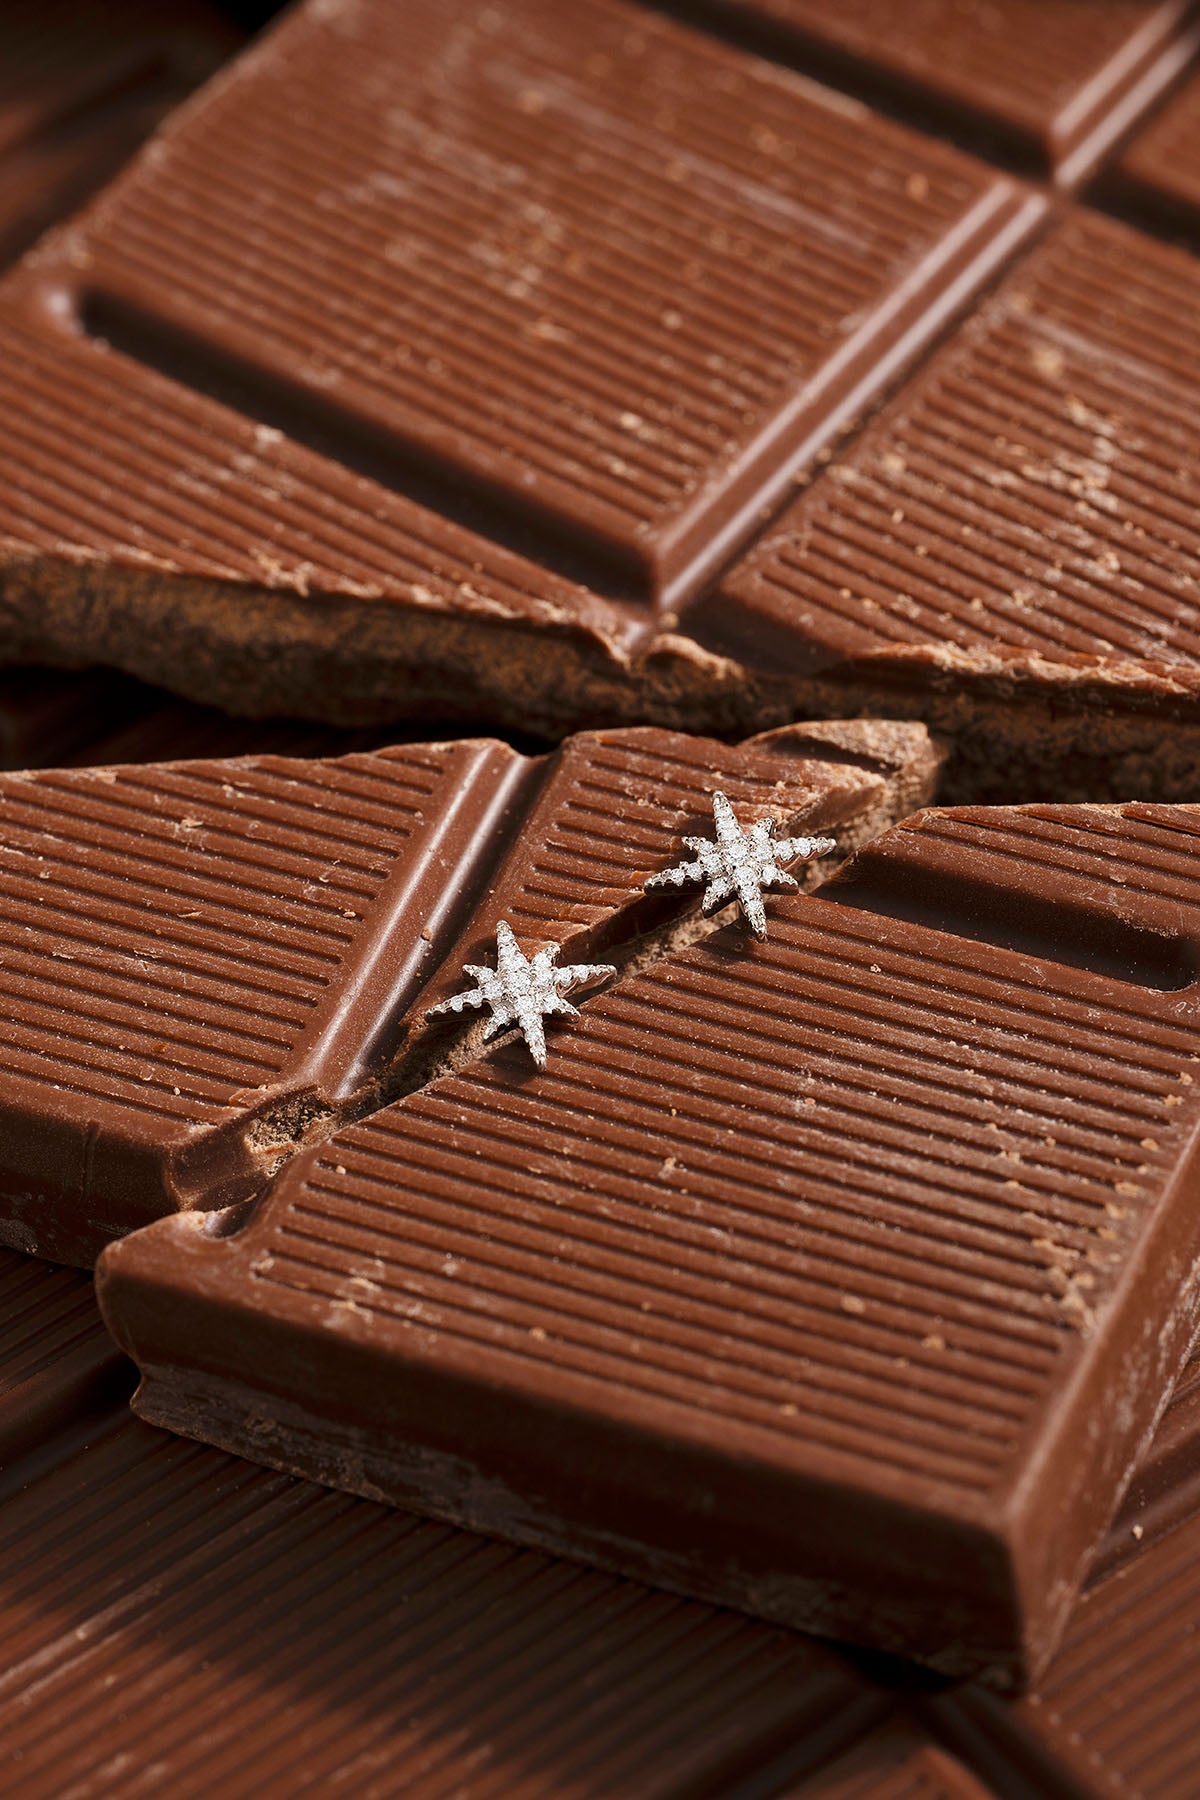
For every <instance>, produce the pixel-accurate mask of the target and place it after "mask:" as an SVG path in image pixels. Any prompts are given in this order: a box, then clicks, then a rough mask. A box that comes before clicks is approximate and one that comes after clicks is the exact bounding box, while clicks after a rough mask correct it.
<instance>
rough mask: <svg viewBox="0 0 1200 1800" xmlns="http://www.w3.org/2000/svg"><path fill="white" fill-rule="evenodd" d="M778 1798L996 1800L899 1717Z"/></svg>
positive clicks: (781, 1792) (916, 1727) (937, 1747)
mask: <svg viewBox="0 0 1200 1800" xmlns="http://www.w3.org/2000/svg"><path fill="white" fill-rule="evenodd" d="M778 1800H994V1796H993V1795H992V1793H991V1791H990V1790H989V1789H987V1788H985V1787H983V1786H982V1785H981V1784H980V1782H978V1781H977V1780H976V1779H975V1777H974V1775H972V1774H971V1772H970V1770H969V1769H967V1768H965V1767H964V1766H963V1764H962V1763H961V1762H959V1761H958V1759H957V1758H956V1757H953V1756H951V1755H950V1754H949V1753H948V1752H947V1751H946V1750H944V1749H943V1748H941V1746H940V1745H938V1744H935V1743H933V1742H931V1740H930V1737H929V1734H928V1732H926V1731H923V1730H922V1729H921V1728H920V1727H919V1726H918V1725H916V1724H914V1723H913V1722H912V1721H911V1720H909V1719H906V1718H904V1717H903V1716H900V1717H899V1718H896V1719H890V1720H887V1721H886V1722H885V1723H884V1724H882V1725H877V1726H876V1727H875V1729H874V1730H873V1731H871V1732H869V1733H868V1734H867V1735H866V1736H865V1737H864V1738H863V1740H862V1741H861V1742H860V1743H858V1744H856V1745H855V1746H854V1748H853V1749H851V1750H847V1751H845V1752H844V1753H843V1754H842V1755H841V1756H839V1757H838V1758H837V1759H836V1761H834V1762H832V1763H830V1764H828V1765H827V1766H826V1767H824V1768H822V1769H821V1770H820V1771H819V1773H817V1774H815V1775H812V1776H808V1777H804V1778H802V1779H801V1780H800V1781H799V1782H797V1783H796V1785H795V1786H793V1787H788V1788H787V1789H785V1790H781V1791H780V1793H779V1796H778Z"/></svg>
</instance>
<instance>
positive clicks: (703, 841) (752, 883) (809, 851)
mask: <svg viewBox="0 0 1200 1800" xmlns="http://www.w3.org/2000/svg"><path fill="white" fill-rule="evenodd" d="M712 806H713V822H714V824H715V825H716V828H717V841H716V843H713V842H712V840H711V839H709V838H698V837H689V838H684V840H683V841H684V845H685V846H686V848H687V849H689V850H693V851H695V853H696V860H695V861H694V862H680V863H676V864H675V867H674V868H673V869H664V870H663V871H662V873H661V874H660V875H651V877H650V879H649V881H647V882H646V884H645V885H646V888H647V889H650V888H656V887H683V886H684V885H685V884H687V883H690V882H695V881H706V882H707V883H708V886H707V888H706V889H705V893H704V900H703V907H704V911H705V912H706V913H707V912H713V911H715V910H716V908H717V907H718V906H724V904H725V902H726V901H727V900H732V899H733V898H734V896H735V895H736V897H737V902H738V905H739V907H740V908H741V912H742V917H743V918H744V919H745V921H746V923H747V924H748V925H749V927H750V929H751V931H752V932H753V933H754V935H755V937H760V938H762V937H766V935H767V915H766V912H765V910H764V908H763V901H762V895H763V889H764V888H768V887H782V888H798V887H799V886H800V883H799V882H798V881H797V880H796V878H795V876H794V875H788V874H786V873H785V872H784V870H783V868H782V867H781V864H783V863H789V862H795V860H796V858H797V857H803V858H804V859H805V861H806V862H807V861H809V860H811V858H812V857H814V856H828V854H829V852H830V851H831V850H833V849H835V848H836V844H835V841H834V839H833V838H827V837H815V838H807V837H799V838H774V837H772V835H771V834H772V832H773V831H774V829H775V825H776V820H774V819H762V820H760V821H759V823H758V824H756V825H751V827H750V829H749V831H743V829H742V827H741V826H740V825H739V824H738V822H737V818H736V816H735V814H734V810H733V808H732V806H730V804H729V801H728V800H727V799H726V797H725V795H724V794H714V795H713V800H712Z"/></svg>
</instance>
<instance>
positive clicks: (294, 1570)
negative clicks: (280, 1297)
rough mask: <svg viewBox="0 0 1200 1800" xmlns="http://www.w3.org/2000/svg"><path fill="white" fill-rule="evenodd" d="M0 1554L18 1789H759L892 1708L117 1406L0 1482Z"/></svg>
mask: <svg viewBox="0 0 1200 1800" xmlns="http://www.w3.org/2000/svg"><path fill="white" fill-rule="evenodd" d="M0 1544H2V1545H3V1547H4V1552H5V1571H6V1572H5V1574H4V1576H3V1577H2V1578H0V1629H2V1632H3V1647H2V1649H0V1733H2V1737H3V1749H2V1750H0V1768H4V1767H6V1768H7V1769H8V1770H9V1771H10V1772H11V1776H12V1779H13V1782H14V1784H15V1785H14V1789H13V1791H19V1792H20V1794H21V1795H22V1800H42V1796H45V1797H46V1800H51V1797H52V1800H58V1797H59V1796H61V1795H64V1794H67V1793H72V1792H75V1793H84V1792H91V1793H97V1794H99V1793H133V1792H135V1791H137V1789H138V1787H140V1786H142V1784H143V1783H145V1787H144V1790H143V1791H147V1792H148V1791H151V1790H153V1791H155V1792H159V1793H170V1794H171V1795H172V1796H175V1797H177V1800H208V1796H211V1795H213V1794H215V1793H220V1794H222V1795H223V1796H224V1795H228V1796H231V1800H232V1797H235V1796H236V1797H238V1800H241V1797H242V1796H245V1797H246V1800H249V1796H251V1795H253V1796H264V1795H269V1796H278V1797H279V1800H283V1797H284V1796H291V1795H295V1794H298V1793H300V1792H304V1791H308V1792H312V1793H323V1794H324V1793H328V1794H332V1793H336V1792H346V1793H356V1794H363V1795H367V1794H369V1795H371V1796H374V1797H376V1800H391V1797H395V1800H401V1797H402V1800H446V1797H447V1796H450V1795H466V1796H470V1797H471V1800H487V1797H488V1796H492V1797H494V1800H564V1796H578V1797H579V1800H676V1797H677V1796H683V1795H692V1794H696V1795H714V1796H715V1795H718V1794H732V1793H741V1792H743V1791H744V1792H748V1793H753V1792H760V1791H762V1792H769V1791H773V1790H772V1789H768V1788H762V1789H760V1788H758V1787H756V1786H755V1785H754V1783H755V1780H756V1778H758V1777H759V1776H760V1775H764V1776H766V1775H773V1777H774V1781H775V1784H776V1787H777V1785H778V1784H780V1783H782V1782H783V1781H786V1780H787V1778H788V1776H789V1774H791V1775H795V1776H798V1775H799V1774H800V1773H801V1772H802V1771H804V1770H806V1769H809V1768H811V1767H812V1766H813V1765H814V1764H816V1763H818V1762H820V1760H821V1759H822V1757H823V1756H827V1755H829V1754H831V1753H836V1752H837V1751H838V1750H839V1749H840V1748H841V1747H842V1746H843V1745H844V1744H846V1743H850V1742H853V1741H854V1740H855V1739H856V1737H857V1736H858V1735H859V1733H860V1732H862V1731H863V1730H864V1729H865V1728H868V1727H869V1726H870V1724H871V1723H872V1721H873V1720H874V1719H875V1718H878V1717H879V1716H880V1714H881V1713H883V1712H884V1711H885V1708H886V1705H887V1702H886V1700H885V1698H884V1697H883V1696H882V1695H880V1694H878V1693H877V1692H875V1691H873V1689H872V1688H871V1686H870V1684H869V1683H868V1682H867V1681H866V1680H865V1679H864V1678H863V1677H862V1676H860V1675H859V1674H858V1673H857V1672H856V1671H855V1670H854V1669H853V1668H852V1667H851V1666H850V1665H849V1664H848V1663H847V1662H846V1661H845V1660H844V1659H843V1658H841V1657H840V1656H838V1655H837V1654H836V1653H834V1652H832V1651H830V1650H827V1649H825V1648H824V1647H822V1646H820V1645H817V1644H815V1643H812V1642H811V1641H808V1640H805V1639H802V1638H799V1637H796V1636H794V1635H793V1634H791V1633H787V1632H784V1631H780V1630H778V1629H773V1628H770V1627H766V1626H762V1625H759V1624H757V1623H755V1622H753V1621H751V1620H748V1619H744V1618H739V1617H737V1616H736V1615H733V1614H729V1613H722V1612H719V1611H716V1610H714V1609H711V1608H708V1607H704V1606H701V1605H698V1604H696V1603H695V1602H687V1601H680V1600H678V1599H677V1598H675V1597H674V1596H672V1595H669V1594H660V1593H654V1592H653V1591H651V1590H650V1589H647V1588H639V1587H637V1586H636V1585H635V1584H633V1583H631V1582H626V1581H621V1580H618V1579H614V1578H613V1577H611V1576H605V1575H601V1574H598V1573H595V1572H593V1571H590V1570H583V1569H578V1568H573V1567H570V1566H567V1565H563V1564H556V1563H554V1562H553V1561H551V1560H550V1559H549V1558H546V1557H542V1556H538V1555H536V1554H533V1553H531V1552H529V1551H513V1550H510V1549H509V1548H508V1547H506V1546H504V1545H500V1544H495V1543H488V1542H486V1541H485V1540H483V1539H480V1538H473V1537H470V1536H469V1535H468V1534H466V1533H464V1532H456V1531H452V1530H448V1529H447V1528H446V1527H445V1526H440V1525H435V1524H430V1523H426V1522H423V1521H420V1520H417V1519H413V1518H407V1517H405V1516H403V1515H401V1514H397V1513H394V1512H391V1511H388V1510H386V1509H384V1508H382V1507H376V1506H372V1505H370V1504H369V1503H368V1502H366V1501H363V1500H351V1499H348V1498H347V1497H346V1496H344V1495H335V1494H329V1493H322V1492H321V1491H320V1490H318V1489H316V1488H312V1487H310V1486H308V1485H307V1484H305V1483H300V1482H294V1481H289V1480H287V1479H286V1478H285V1477H282V1476H278V1475H269V1474H267V1473H265V1472H264V1471H263V1470H261V1469H253V1468H250V1467H249V1466H248V1465H246V1464H245V1463H240V1462H237V1461H235V1460H234V1459H233V1458H230V1457H227V1456H223V1455H221V1454H220V1453H219V1452H217V1451H214V1450H209V1449H206V1448H201V1447H198V1446H197V1445H195V1444H188V1443H185V1442H182V1441H180V1440H179V1439H171V1438H168V1437H165V1436H163V1435H162V1434H160V1433H157V1432H152V1431H150V1430H148V1429H147V1428H146V1427H145V1426H143V1425H140V1424H138V1423H137V1422H136V1421H132V1420H126V1421H125V1422H123V1423H121V1424H119V1425H117V1426H116V1427H115V1429H114V1428H113V1426H112V1424H110V1425H109V1428H108V1430H107V1432H100V1431H94V1432H93V1441H92V1442H91V1443H90V1444H88V1445H87V1446H86V1447H84V1448H82V1449H79V1450H77V1451H76V1452H75V1454H73V1455H71V1456H66V1457H64V1458H63V1459H62V1460H60V1462H59V1463H58V1465H57V1466H55V1467H53V1468H51V1469H50V1470H49V1471H47V1472H46V1473H45V1474H43V1475H42V1476H41V1477H40V1479H36V1480H34V1481H33V1482H32V1483H31V1484H29V1485H27V1486H26V1488H25V1490H24V1491H23V1492H21V1493H19V1494H17V1495H16V1496H14V1497H12V1498H10V1499H8V1501H7V1502H6V1505H5V1507H4V1510H3V1514H2V1515H0ZM114 1690H115V1691H116V1692H117V1693H119V1695H120V1702H121V1703H120V1704H115V1703H114ZM268 1715H269V1721H268ZM64 1721H67V1723H65V1724H64ZM81 1721H86V1722H87V1729H86V1730H84V1729H80V1728H79V1727H80V1722H81ZM139 1778H140V1779H139ZM743 1782H747V1783H748V1784H749V1785H748V1786H747V1787H746V1788H745V1789H743V1787H742V1783H743Z"/></svg>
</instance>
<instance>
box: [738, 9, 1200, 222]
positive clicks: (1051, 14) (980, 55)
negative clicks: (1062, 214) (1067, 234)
mask: <svg viewBox="0 0 1200 1800" xmlns="http://www.w3.org/2000/svg"><path fill="white" fill-rule="evenodd" d="M704 4H705V6H706V7H708V8H709V9H710V10H711V12H712V14H713V17H714V20H716V21H718V22H721V23H725V24H726V25H727V26H728V28H729V29H730V31H731V32H739V31H740V32H751V33H754V35H755V38H756V41H757V42H759V43H760V44H761V45H762V46H763V47H764V49H766V50H768V51H770V52H773V53H775V54H778V55H780V56H784V57H788V58H789V59H791V60H794V61H795V62H796V63H798V64H799V66H801V67H803V68H805V69H807V70H809V71H814V70H819V71H820V72H821V73H822V74H824V75H827V76H828V77H830V78H831V79H832V80H833V81H835V82H836V83H838V84H839V85H849V86H851V87H852V88H853V89H854V90H855V91H857V92H859V93H861V94H863V95H865V96H868V97H870V98H873V99H878V100H880V101H882V103H883V104H884V105H890V106H894V107H895V106H898V107H901V108H903V110H904V111H905V112H906V114H907V115H908V116H910V117H913V118H915V119H917V120H919V122H920V123H921V125H922V126H923V127H924V129H925V130H929V129H931V128H932V129H935V130H943V131H949V132H951V133H952V134H953V135H955V136H956V137H957V138H959V140H960V141H965V142H966V143H968V144H970V145H971V146H972V147H973V148H975V149H977V150H986V151H987V153H988V154H990V155H992V156H996V157H998V158H1000V160H1002V161H1008V162H1012V163H1014V164H1016V165H1018V166H1020V167H1023V168H1027V169H1029V170H1030V172H1036V173H1038V174H1044V175H1050V176H1052V177H1053V179H1054V181H1055V182H1056V184H1058V185H1059V186H1062V187H1069V186H1072V185H1074V184H1076V183H1078V182H1079V181H1081V180H1083V179H1084V178H1085V177H1086V176H1087V175H1088V174H1089V173H1090V172H1091V170H1093V169H1094V168H1095V166H1096V164H1097V163H1098V162H1100V161H1101V159H1102V158H1103V157H1104V156H1105V155H1106V154H1107V153H1108V152H1109V151H1111V149H1112V147H1113V145H1114V144H1115V143H1117V142H1118V140H1119V139H1120V137H1121V135H1122V133H1123V132H1125V131H1126V130H1127V129H1128V127H1129V125H1130V123H1131V122H1132V120H1134V119H1135V118H1136V117H1137V116H1138V114H1139V113H1140V112H1142V111H1143V110H1144V109H1145V107H1146V106H1147V105H1149V104H1151V103H1152V101H1153V100H1154V98H1155V96H1156V95H1158V94H1160V93H1161V92H1162V91H1163V89H1164V88H1165V87H1166V86H1167V84H1168V83H1169V82H1170V81H1171V80H1172V79H1173V78H1174V77H1175V76H1176V75H1178V73H1179V71H1180V70H1181V69H1182V68H1183V67H1184V66H1185V64H1186V63H1187V61H1188V60H1189V58H1190V57H1192V56H1193V55H1194V54H1195V51H1196V45H1197V35H1196V29H1195V21H1194V15H1193V8H1192V7H1191V6H1190V5H1189V4H1187V0H1165V3H1164V0H1104V3H1103V4H1101V5H1098V6H1096V5H1088V4H1084V5H1082V6H1081V5H1080V4H1079V3H1078V0H987V4H986V5H980V4H975V3H974V0H967V3H966V4H963V0H843V3H841V4H839V5H836V6H831V5H829V4H828V0H704Z"/></svg>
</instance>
